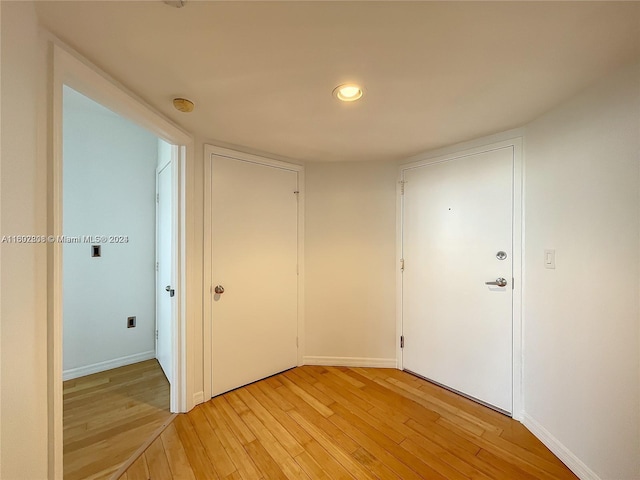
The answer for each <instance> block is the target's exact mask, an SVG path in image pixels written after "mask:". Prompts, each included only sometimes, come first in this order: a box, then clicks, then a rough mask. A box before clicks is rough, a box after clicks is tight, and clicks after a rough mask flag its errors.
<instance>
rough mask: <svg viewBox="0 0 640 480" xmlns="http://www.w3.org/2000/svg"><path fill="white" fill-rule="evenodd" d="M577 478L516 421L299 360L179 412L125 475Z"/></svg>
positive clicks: (366, 372)
mask: <svg viewBox="0 0 640 480" xmlns="http://www.w3.org/2000/svg"><path fill="white" fill-rule="evenodd" d="M294 478H296V479H324V480H337V479H353V478H355V479H385V480H386V479H394V480H419V479H434V480H443V479H453V480H467V479H475V480H488V479H496V480H520V479H522V480H533V479H542V480H557V479H561V480H562V479H576V478H577V477H576V476H575V475H573V473H571V472H570V471H569V470H568V469H567V467H566V466H565V465H564V464H563V463H562V462H560V460H558V459H557V458H556V457H555V456H554V455H553V454H552V453H551V452H550V451H549V450H548V449H547V448H546V447H545V446H544V445H543V444H542V443H540V441H538V440H537V439H536V438H535V437H534V436H533V435H532V434H531V433H530V432H528V431H527V430H526V429H525V428H524V427H523V426H522V425H521V424H520V423H518V422H516V421H514V420H512V419H510V418H508V417H505V416H504V415H501V414H499V413H497V412H494V411H492V410H490V409H487V408H485V407H483V406H481V405H478V404H476V403H474V402H472V401H470V400H468V399H466V398H463V397H460V396H458V395H455V394H453V393H451V392H449V391H447V390H444V389H442V388H440V387H437V386H435V385H433V384H430V383H428V382H426V381H424V380H421V379H419V378H416V377H414V376H412V375H410V374H408V373H405V372H401V371H398V370H391V369H372V368H337V367H314V366H304V367H299V368H295V369H293V370H289V371H287V372H284V373H282V374H279V375H276V376H274V377H271V378H268V379H266V380H262V381H260V382H256V383H254V384H252V385H249V386H246V387H243V388H240V389H238V390H235V391H232V392H229V393H227V394H224V395H221V396H219V397H216V398H213V399H212V400H210V401H209V402H206V403H204V404H202V405H199V406H198V407H196V408H195V409H193V410H192V411H191V412H189V413H188V414H184V415H179V416H177V417H176V419H175V420H174V422H173V423H171V425H169V427H168V428H167V429H165V431H164V432H163V433H162V434H161V435H160V436H159V437H158V438H157V439H156V440H155V441H154V442H153V443H152V444H151V445H150V446H149V448H148V449H147V450H146V451H145V452H144V454H142V455H141V456H140V457H139V458H138V459H137V460H136V461H135V462H134V463H133V464H132V465H131V467H130V468H129V469H128V470H127V471H126V472H125V473H124V474H123V475H122V476H121V477H120V480H140V479H142V480H149V479H152V480H172V479H189V480H195V479H205V480H217V479H224V480H259V479H265V480H276V479H294Z"/></svg>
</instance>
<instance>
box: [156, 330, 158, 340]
mask: <svg viewBox="0 0 640 480" xmlns="http://www.w3.org/2000/svg"><path fill="white" fill-rule="evenodd" d="M156 340H158V330H156Z"/></svg>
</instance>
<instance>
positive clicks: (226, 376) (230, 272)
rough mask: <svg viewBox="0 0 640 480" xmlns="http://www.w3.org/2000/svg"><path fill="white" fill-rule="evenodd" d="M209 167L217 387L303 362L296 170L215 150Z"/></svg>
mask: <svg viewBox="0 0 640 480" xmlns="http://www.w3.org/2000/svg"><path fill="white" fill-rule="evenodd" d="M211 175H212V178H211V191H212V194H211V206H212V214H211V232H212V233H211V234H212V237H211V272H212V280H213V285H212V287H211V289H212V291H211V313H212V379H211V380H212V393H213V395H218V394H221V393H224V392H227V391H229V390H232V389H234V388H237V387H240V386H242V385H246V384H248V383H251V382H254V381H256V380H259V379H261V378H264V377H267V376H269V375H273V374H275V373H278V372H281V371H283V370H287V369H289V368H292V367H294V366H296V365H297V331H298V330H297V318H298V278H297V264H298V198H297V196H298V194H297V192H298V172H297V171H295V170H289V169H287V168H280V167H275V166H270V165H265V164H261V163H254V162H249V161H244V160H237V159H233V158H227V157H222V156H216V155H214V156H212V167H211ZM216 288H217V292H218V293H216Z"/></svg>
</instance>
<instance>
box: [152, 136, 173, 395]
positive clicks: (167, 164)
mask: <svg viewBox="0 0 640 480" xmlns="http://www.w3.org/2000/svg"><path fill="white" fill-rule="evenodd" d="M178 156H179V154H178V147H177V146H176V145H171V156H170V158H169V159H168V160H166V161H165V162H164V163H163V164H162V165H158V166H157V167H156V238H155V240H156V241H155V248H156V256H155V260H156V268H155V281H156V283H155V287H156V288H155V338H154V345H155V351H156V359H157V358H158V286H159V284H160V280H159V278H158V274H159V273H160V272H159V271H158V237H159V233H160V232H159V230H158V225H159V218H160V202H159V201H158V195H159V186H160V182H159V179H160V173H161V172H162V171H163V170H164V169H165V168H168V169H169V170H170V171H171V182H172V184H173V183H174V182H173V179H174V178H175V177H176V175H177V174H178V172H177V169H176V167H177V163H178ZM171 190H172V191H171V208H172V210H173V206H174V205H175V203H176V202H175V192H176V191H175V188H172V189H171ZM174 213H175V212H173V211H172V212H171V218H172V228H171V246H172V248H171V281H170V282H169V283H170V285H175V284H176V281H177V278H176V277H177V275H176V272H177V270H176V267H177V265H176V260H177V258H176V255H175V249H174V248H173V245H175V242H176V241H177V238H176V237H177V235H176V233H177V232H176V229H175V228H174V225H173V218H174ZM174 303H175V302H174ZM172 310H173V308H172ZM174 321H175V312H173V311H172V323H174ZM173 354H174V349H173V347H172V351H171V363H172V364H173V363H174V362H173ZM174 366H175V365H171V367H172V368H173V367H174ZM165 375H166V372H165ZM171 377H173V370H171ZM167 380H168V381H169V384H170V385H171V384H172V382H173V381H174V380H173V378H167Z"/></svg>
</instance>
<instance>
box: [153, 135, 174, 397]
mask: <svg viewBox="0 0 640 480" xmlns="http://www.w3.org/2000/svg"><path fill="white" fill-rule="evenodd" d="M172 149H175V147H173V148H172ZM172 167H173V165H172V162H168V163H167V164H165V165H163V166H161V167H159V168H158V170H157V172H156V358H157V359H158V363H160V366H161V367H162V370H163V371H164V374H165V376H166V377H167V380H168V381H169V383H170V384H171V383H172V382H173V372H172V352H171V343H172V342H171V337H172V335H171V333H172V315H173V298H174V297H173V296H172V295H171V292H168V291H167V290H166V287H170V290H173V291H174V292H175V283H174V275H173V271H172V266H173V261H172V258H171V257H172V255H171V253H172V238H171V237H172V232H171V225H172V218H171V217H172V216H171V213H172V211H173V208H172V206H173V192H172V188H171V186H172Z"/></svg>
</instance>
